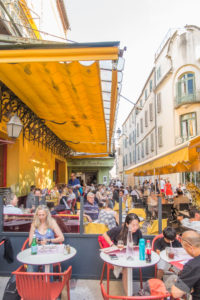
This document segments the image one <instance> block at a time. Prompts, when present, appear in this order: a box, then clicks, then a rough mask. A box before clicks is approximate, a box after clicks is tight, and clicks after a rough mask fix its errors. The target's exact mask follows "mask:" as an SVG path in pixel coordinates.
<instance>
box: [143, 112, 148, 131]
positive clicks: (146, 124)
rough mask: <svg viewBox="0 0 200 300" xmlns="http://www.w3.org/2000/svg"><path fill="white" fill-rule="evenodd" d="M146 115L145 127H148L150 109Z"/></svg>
mask: <svg viewBox="0 0 200 300" xmlns="http://www.w3.org/2000/svg"><path fill="white" fill-rule="evenodd" d="M144 117H145V127H148V111H147V110H146V111H145V115H144Z"/></svg>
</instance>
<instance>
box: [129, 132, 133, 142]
mask: <svg viewBox="0 0 200 300" xmlns="http://www.w3.org/2000/svg"><path fill="white" fill-rule="evenodd" d="M131 144H132V137H131V133H129V145H131Z"/></svg>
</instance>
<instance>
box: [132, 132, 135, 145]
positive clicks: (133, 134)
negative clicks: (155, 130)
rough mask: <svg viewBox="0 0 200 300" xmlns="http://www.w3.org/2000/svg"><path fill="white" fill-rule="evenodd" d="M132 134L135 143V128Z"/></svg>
mask: <svg viewBox="0 0 200 300" xmlns="http://www.w3.org/2000/svg"><path fill="white" fill-rule="evenodd" d="M132 136H133V143H134V142H135V131H134V130H133V133H132Z"/></svg>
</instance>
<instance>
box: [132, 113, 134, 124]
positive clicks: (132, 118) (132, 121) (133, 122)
mask: <svg viewBox="0 0 200 300" xmlns="http://www.w3.org/2000/svg"><path fill="white" fill-rule="evenodd" d="M132 123H134V113H132Z"/></svg>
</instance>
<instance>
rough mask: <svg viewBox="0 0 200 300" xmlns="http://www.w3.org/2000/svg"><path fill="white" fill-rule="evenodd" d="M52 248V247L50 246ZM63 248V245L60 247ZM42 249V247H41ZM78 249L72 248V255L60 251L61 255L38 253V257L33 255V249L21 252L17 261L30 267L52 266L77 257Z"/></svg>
mask: <svg viewBox="0 0 200 300" xmlns="http://www.w3.org/2000/svg"><path fill="white" fill-rule="evenodd" d="M49 246H50V245H49ZM58 246H62V245H58ZM39 247H41V246H39ZM75 254H76V249H75V248H73V247H71V246H70V254H64V252H63V251H62V252H61V251H60V252H59V253H58V252H56V253H44V254H41V253H38V254H36V255H32V254H31V248H28V249H26V250H24V251H21V252H19V253H18V254H17V260H18V261H20V262H21V263H23V264H28V265H51V264H55V263H59V262H62V261H65V260H68V259H70V258H72V257H73V256H75Z"/></svg>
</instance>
